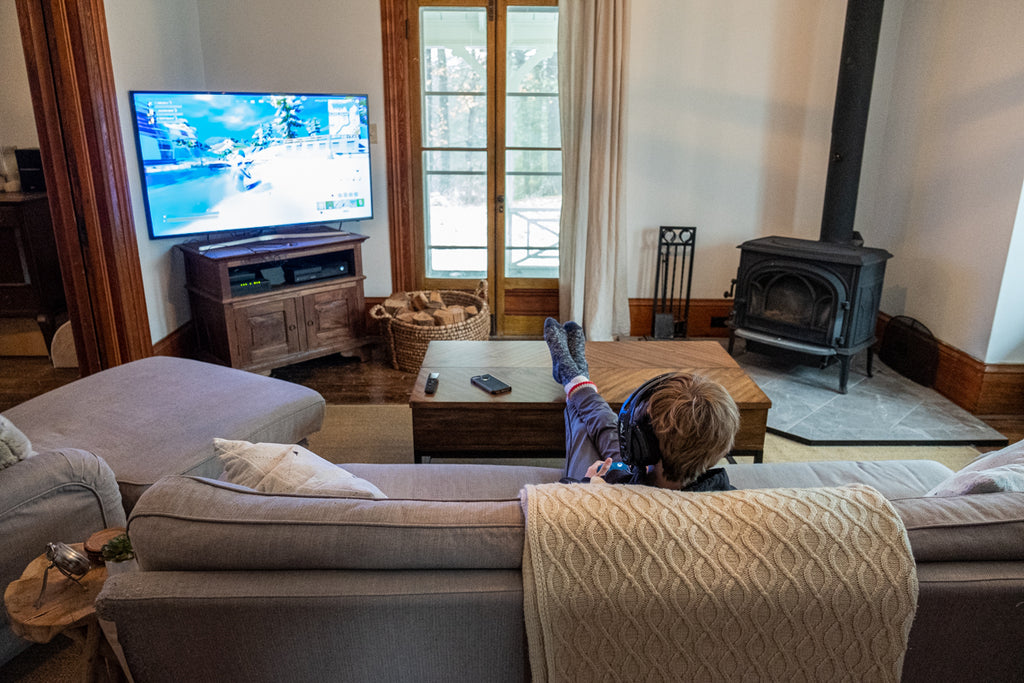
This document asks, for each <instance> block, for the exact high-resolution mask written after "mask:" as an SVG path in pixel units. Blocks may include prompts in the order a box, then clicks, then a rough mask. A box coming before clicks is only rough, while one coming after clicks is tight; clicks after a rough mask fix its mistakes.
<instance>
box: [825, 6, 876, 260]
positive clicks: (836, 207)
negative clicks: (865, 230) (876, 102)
mask: <svg viewBox="0 0 1024 683" xmlns="http://www.w3.org/2000/svg"><path fill="white" fill-rule="evenodd" d="M883 4H884V0H847V5H846V28H845V29H844V32H843V50H842V55H841V57H840V64H839V79H838V82H837V83H836V104H835V111H834V112H833V113H832V146H831V149H830V150H829V165H828V177H827V178H826V180H825V207H824V210H823V212H822V216H821V241H822V242H832V243H837V244H852V243H853V242H854V232H853V219H854V214H855V213H856V211H857V190H858V188H859V186H860V166H861V161H862V159H863V157H864V135H865V132H866V131H867V126H868V110H869V109H870V106H871V82H872V79H873V78H874V75H875V57H876V56H877V54H878V34H879V30H880V28H881V25H882V5H883Z"/></svg>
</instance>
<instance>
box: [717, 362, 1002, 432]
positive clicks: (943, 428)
mask: <svg viewBox="0 0 1024 683" xmlns="http://www.w3.org/2000/svg"><path fill="white" fill-rule="evenodd" d="M866 357H867V354H866V353H861V354H858V355H857V356H855V357H854V359H853V362H852V364H851V368H850V375H849V386H848V390H847V393H846V394H841V393H839V365H838V364H834V365H832V366H830V367H827V368H824V369H822V368H820V367H817V366H807V365H800V364H798V363H797V362H795V361H792V360H787V359H785V358H782V357H778V356H774V355H765V354H760V353H753V352H743V351H738V352H737V353H736V355H735V356H734V358H735V360H736V362H737V363H739V365H740V367H742V368H743V369H744V370H745V371H746V372H747V374H748V375H750V376H751V377H752V378H753V380H754V381H755V382H757V384H758V386H760V387H761V390H762V391H764V393H765V394H767V395H768V398H770V399H771V400H772V407H771V410H769V411H768V430H769V431H770V432H773V433H775V434H779V435H781V436H785V437H787V438H789V439H792V440H794V441H797V442H799V443H803V444H812V445H816V446H826V445H833V446H837V445H862V446H863V445H908V446H909V445H929V446H939V445H949V446H953V445H971V446H985V447H988V446H1005V445H1006V443H1007V439H1006V437H1005V436H1003V435H1002V434H1000V433H999V432H997V431H996V430H994V429H992V428H991V427H989V426H988V425H987V424H985V423H984V422H982V421H981V420H979V419H978V418H976V417H974V416H973V415H971V414H970V413H968V412H967V411H966V410H964V409H962V408H960V407H959V406H957V405H956V404H955V403H953V402H952V401H950V400H948V399H947V398H945V397H944V396H942V395H941V394H939V393H938V392H937V391H935V390H934V389H930V388H928V387H924V386H921V385H919V384H917V383H915V382H913V381H912V380H909V379H907V378H906V377H903V376H902V375H900V374H899V373H897V372H896V371H894V370H892V369H891V368H888V367H886V366H885V364H883V363H882V362H881V361H879V360H878V359H877V358H876V359H875V361H874V364H873V375H874V376H873V377H868V376H867V362H866Z"/></svg>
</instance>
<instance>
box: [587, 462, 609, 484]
mask: <svg viewBox="0 0 1024 683" xmlns="http://www.w3.org/2000/svg"><path fill="white" fill-rule="evenodd" d="M611 467H612V459H611V458H605V459H604V460H595V461H594V462H592V463H590V467H588V468H587V473H586V476H587V477H589V478H590V481H591V483H594V482H601V483H602V484H604V483H605V481H604V479H603V478H602V475H605V474H608V470H610V469H611Z"/></svg>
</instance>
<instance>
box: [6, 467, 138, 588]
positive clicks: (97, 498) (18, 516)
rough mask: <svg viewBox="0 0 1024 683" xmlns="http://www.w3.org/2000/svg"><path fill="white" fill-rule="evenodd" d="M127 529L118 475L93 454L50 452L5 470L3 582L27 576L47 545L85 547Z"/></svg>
mask: <svg viewBox="0 0 1024 683" xmlns="http://www.w3.org/2000/svg"><path fill="white" fill-rule="evenodd" d="M124 524H125V517H124V508H122V507H121V494H120V493H119V492H118V488H117V481H116V480H115V479H114V473H113V472H112V471H111V469H110V467H109V466H107V463H105V462H103V460H101V459H100V458H98V457H97V456H95V455H93V454H92V453H90V452H88V451H83V450H79V449H77V448H62V449H59V450H52V451H44V452H42V453H39V454H38V455H35V456H33V457H31V458H28V459H26V460H22V461H21V462H19V463H17V464H15V465H12V466H10V467H8V468H6V469H4V470H0V538H2V539H4V552H3V553H0V582H2V583H3V585H7V583H8V582H10V581H13V580H15V579H17V578H18V577H19V576H21V572H22V571H24V569H25V566H26V565H27V564H28V563H29V562H30V561H31V560H32V559H33V558H34V557H36V556H38V555H40V554H41V553H43V552H44V551H45V550H46V544H47V543H50V542H52V541H63V542H65V543H81V542H83V541H85V540H86V539H87V538H88V537H89V536H90V535H91V534H93V533H94V532H96V531H99V530H100V529H104V528H107V527H112V526H124Z"/></svg>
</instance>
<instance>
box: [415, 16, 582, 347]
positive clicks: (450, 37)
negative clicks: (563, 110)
mask: <svg viewBox="0 0 1024 683" xmlns="http://www.w3.org/2000/svg"><path fill="white" fill-rule="evenodd" d="M407 16H408V20H409V31H408V40H409V48H410V55H409V64H410V74H409V83H410V89H411V91H412V92H411V94H412V95H413V97H410V98H409V101H410V102H414V103H415V104H414V111H413V112H412V119H413V129H414V130H413V131H412V133H413V134H412V140H413V150H412V152H413V153H412V166H413V169H412V184H413V198H414V205H415V206H414V210H413V212H412V217H413V223H414V224H415V225H414V228H413V230H414V232H415V235H414V240H413V242H414V245H415V249H414V251H413V256H414V258H415V259H416V264H415V265H414V272H415V274H416V279H417V280H418V281H419V282H421V283H422V285H423V286H424V287H425V288H431V289H434V288H437V289H467V288H468V289H472V288H473V287H474V286H475V284H476V283H477V282H478V281H479V280H482V279H485V280H486V281H487V283H488V290H489V295H490V297H489V299H490V305H491V308H492V311H493V313H494V314H495V330H494V331H495V333H496V334H498V335H510V336H511V335H524V334H537V333H539V332H540V331H541V329H542V327H543V319H544V316H545V315H548V314H556V313H557V310H558V294H557V285H558V222H559V216H560V213H561V201H562V184H561V181H562V178H561V165H562V160H561V141H560V130H559V120H558V56H557V42H558V8H557V6H556V2H555V0H550V1H549V0H446V1H441V0H409V8H408V15H407Z"/></svg>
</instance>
